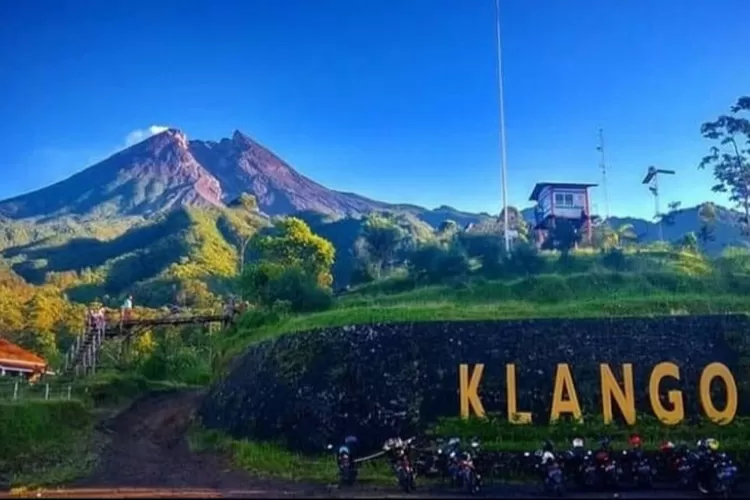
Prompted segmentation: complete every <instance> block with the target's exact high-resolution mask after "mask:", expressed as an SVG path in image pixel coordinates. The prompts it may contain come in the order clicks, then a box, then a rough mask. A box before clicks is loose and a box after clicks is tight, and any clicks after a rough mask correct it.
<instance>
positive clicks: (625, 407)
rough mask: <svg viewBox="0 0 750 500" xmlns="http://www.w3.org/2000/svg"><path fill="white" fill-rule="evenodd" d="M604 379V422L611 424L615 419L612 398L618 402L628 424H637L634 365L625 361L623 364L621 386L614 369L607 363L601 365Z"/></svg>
mask: <svg viewBox="0 0 750 500" xmlns="http://www.w3.org/2000/svg"><path fill="white" fill-rule="evenodd" d="M599 370H600V373H601V380H602V414H603V415H604V423H605V424H609V423H612V420H614V415H613V413H614V412H613V408H612V400H614V401H616V402H617V406H619V407H620V413H622V417H623V418H624V419H625V422H627V423H628V425H633V424H635V418H636V417H635V388H634V387H633V385H634V384H633V365H631V364H630V363H625V364H624V365H622V377H623V379H624V383H623V385H624V386H625V389H624V390H623V389H622V388H620V384H618V383H617V379H616V378H615V375H614V374H613V373H612V369H611V368H610V367H609V365H607V364H601V365H599Z"/></svg>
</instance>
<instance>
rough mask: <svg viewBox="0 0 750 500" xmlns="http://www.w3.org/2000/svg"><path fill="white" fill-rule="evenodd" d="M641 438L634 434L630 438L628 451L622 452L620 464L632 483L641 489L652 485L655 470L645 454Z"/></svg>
mask: <svg viewBox="0 0 750 500" xmlns="http://www.w3.org/2000/svg"><path fill="white" fill-rule="evenodd" d="M642 444H643V443H642V442H641V437H640V436H638V435H636V434H634V435H632V436H631V437H630V449H629V450H623V452H622V459H621V460H622V464H623V465H624V466H625V467H626V469H625V470H627V472H628V475H629V476H630V479H631V480H632V481H633V483H634V484H635V485H636V486H638V487H642V488H651V487H652V486H653V484H654V474H655V470H654V468H653V467H652V466H651V462H650V461H649V459H648V457H647V456H646V454H645V453H643V448H642Z"/></svg>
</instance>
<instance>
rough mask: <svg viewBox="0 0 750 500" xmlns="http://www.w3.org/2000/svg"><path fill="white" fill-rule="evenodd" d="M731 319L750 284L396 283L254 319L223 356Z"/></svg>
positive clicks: (670, 279)
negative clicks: (374, 340)
mask: <svg viewBox="0 0 750 500" xmlns="http://www.w3.org/2000/svg"><path fill="white" fill-rule="evenodd" d="M399 289H402V290H403V291H400V292H399V291H398V290H399ZM730 312H733V313H743V312H750V277H746V276H734V277H732V278H731V279H728V278H727V279H724V278H719V277H714V276H689V275H685V274H676V273H673V272H653V273H605V272H601V273H580V274H571V275H567V276H560V275H542V276H534V277H530V278H524V279H518V280H514V281H483V280H477V281H474V282H469V283H468V284H463V285H461V286H449V285H437V286H430V287H420V288H411V287H410V286H409V283H408V281H404V280H399V279H396V280H392V281H391V282H389V283H380V284H376V285H373V286H365V287H362V288H360V289H357V290H354V291H353V292H352V293H350V294H348V295H346V296H344V297H342V298H341V300H340V301H339V302H338V303H337V304H336V307H335V308H333V309H331V310H328V311H323V312H318V313H313V314H306V315H292V316H281V317H275V316H274V315H265V316H263V315H262V314H261V313H256V314H252V313H251V314H249V315H247V316H246V317H244V318H243V319H242V320H241V322H240V324H239V325H238V327H237V328H236V329H234V331H231V332H228V333H227V335H225V336H224V337H223V339H222V346H221V348H222V350H223V352H224V354H223V358H224V359H225V360H228V359H231V358H232V357H233V356H235V355H237V354H239V353H241V352H242V351H244V350H245V349H246V348H247V347H248V345H250V344H252V343H255V342H258V341H261V340H263V339H267V338H271V337H275V336H277V335H281V334H284V333H289V332H296V331H304V330H310V329H315V328H325V327H333V326H344V325H353V324H368V323H384V322H417V321H449V320H492V319H515V318H555V317H560V318H580V317H602V316H604V317H610V316H652V315H674V314H717V313H730Z"/></svg>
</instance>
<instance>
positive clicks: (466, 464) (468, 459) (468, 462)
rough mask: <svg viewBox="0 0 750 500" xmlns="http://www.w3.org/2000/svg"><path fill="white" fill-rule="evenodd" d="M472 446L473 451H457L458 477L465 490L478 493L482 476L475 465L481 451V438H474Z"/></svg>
mask: <svg viewBox="0 0 750 500" xmlns="http://www.w3.org/2000/svg"><path fill="white" fill-rule="evenodd" d="M470 447H471V451H458V453H457V457H456V458H457V471H456V472H457V478H456V479H457V483H458V484H459V485H460V486H461V490H462V491H463V492H465V493H468V494H471V495H476V494H477V493H479V491H480V490H481V488H482V486H481V485H482V476H481V474H479V472H477V469H476V466H475V465H474V458H475V457H476V454H477V452H479V440H478V439H472V440H471V443H470ZM454 453H455V452H454Z"/></svg>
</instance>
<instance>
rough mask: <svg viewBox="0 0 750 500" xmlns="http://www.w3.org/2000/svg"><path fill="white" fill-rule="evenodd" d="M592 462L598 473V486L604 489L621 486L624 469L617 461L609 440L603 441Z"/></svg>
mask: <svg viewBox="0 0 750 500" xmlns="http://www.w3.org/2000/svg"><path fill="white" fill-rule="evenodd" d="M592 460H593V465H594V467H595V471H596V484H597V485H598V486H599V487H602V488H617V487H618V486H619V485H620V478H621V477H622V469H621V468H620V465H619V464H618V463H617V461H616V460H615V457H614V455H613V453H612V449H611V447H610V441H609V439H607V438H605V439H602V441H601V446H600V447H599V450H597V451H596V452H595V453H594V454H593V459H592Z"/></svg>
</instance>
